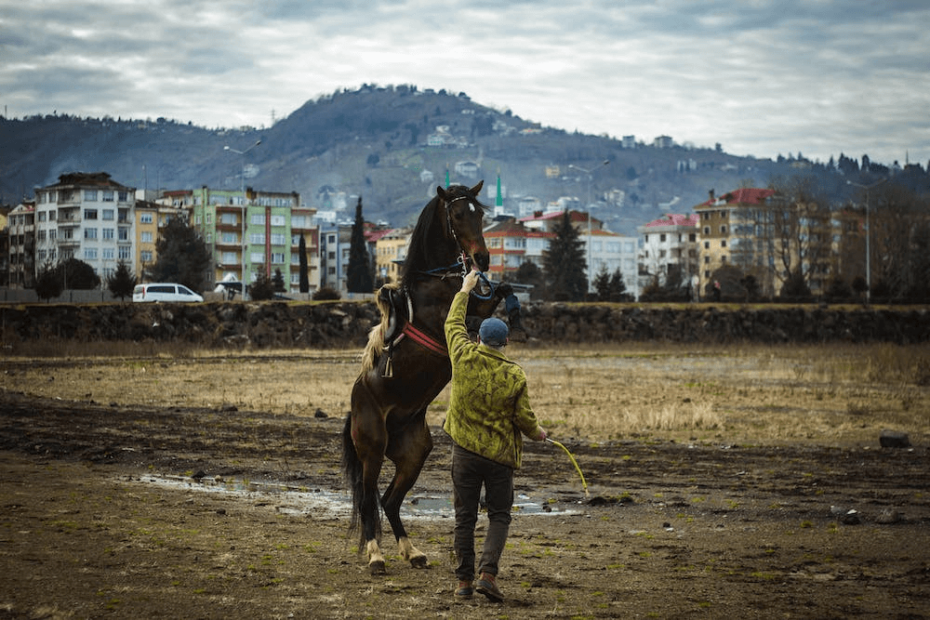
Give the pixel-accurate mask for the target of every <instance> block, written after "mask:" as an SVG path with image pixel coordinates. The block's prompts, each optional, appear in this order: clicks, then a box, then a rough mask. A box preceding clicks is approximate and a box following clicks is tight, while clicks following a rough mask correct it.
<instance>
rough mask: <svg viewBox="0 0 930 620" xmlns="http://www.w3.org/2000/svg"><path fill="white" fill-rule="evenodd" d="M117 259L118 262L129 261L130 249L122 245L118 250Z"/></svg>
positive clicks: (130, 256) (130, 257)
mask: <svg viewBox="0 0 930 620" xmlns="http://www.w3.org/2000/svg"><path fill="white" fill-rule="evenodd" d="M119 259H120V260H130V259H132V248H131V247H129V246H128V245H122V246H120V248H119Z"/></svg>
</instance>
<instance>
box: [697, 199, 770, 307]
mask: <svg viewBox="0 0 930 620" xmlns="http://www.w3.org/2000/svg"><path fill="white" fill-rule="evenodd" d="M774 195H775V191H774V190H771V189H759V188H743V189H737V190H734V191H732V192H727V193H726V194H723V195H722V196H719V197H718V196H716V195H715V194H714V191H713V190H711V191H710V197H709V198H708V200H707V201H705V202H702V203H701V204H699V205H696V206H695V207H694V208H693V210H694V212H695V214H696V215H697V216H698V227H699V239H700V248H699V266H698V276H699V278H700V288H701V291H707V290H709V289H708V287H709V286H711V285H712V283H713V273H714V271H716V270H717V269H720V268H721V267H724V266H726V265H735V266H736V267H738V268H739V269H741V270H742V272H743V273H744V274H752V275H755V276H756V279H757V281H758V282H759V283H760V286H761V291H762V293H763V294H764V295H772V294H777V290H775V287H774V278H773V276H772V270H773V269H774V250H773V246H772V243H773V241H774V237H773V234H774V231H773V230H772V225H773V222H772V221H771V219H770V210H769V209H768V208H767V205H768V204H769V202H770V201H771V199H772V197H773V196H774Z"/></svg>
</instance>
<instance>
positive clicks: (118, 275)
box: [107, 261, 136, 300]
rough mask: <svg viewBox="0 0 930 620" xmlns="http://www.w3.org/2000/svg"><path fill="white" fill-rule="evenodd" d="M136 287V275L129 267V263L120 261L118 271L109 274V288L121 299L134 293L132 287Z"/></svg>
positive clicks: (117, 266)
mask: <svg viewBox="0 0 930 620" xmlns="http://www.w3.org/2000/svg"><path fill="white" fill-rule="evenodd" d="M135 287H136V276H135V274H134V273H132V271H130V269H129V265H127V264H126V263H125V262H123V261H120V262H119V263H117V265H116V271H114V272H113V273H112V274H110V275H108V276H107V290H109V291H110V293H111V294H112V295H113V296H114V297H119V298H120V300H123V299H126V298H127V297H129V296H131V295H132V289H134V288H135Z"/></svg>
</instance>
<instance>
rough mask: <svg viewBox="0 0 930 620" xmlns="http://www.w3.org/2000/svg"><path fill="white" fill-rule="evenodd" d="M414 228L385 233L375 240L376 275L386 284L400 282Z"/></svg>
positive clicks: (397, 229) (395, 229)
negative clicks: (401, 268)
mask: <svg viewBox="0 0 930 620" xmlns="http://www.w3.org/2000/svg"><path fill="white" fill-rule="evenodd" d="M412 232H413V228H412V227H406V228H393V229H391V230H387V231H384V232H383V233H381V234H380V235H379V236H378V237H377V238H376V239H375V240H374V242H375V250H374V255H375V275H376V279H377V280H380V281H381V282H384V283H385V284H389V283H395V282H399V281H400V267H401V265H402V264H403V262H404V260H405V259H406V258H407V247H408V246H409V244H410V234H411V233H412Z"/></svg>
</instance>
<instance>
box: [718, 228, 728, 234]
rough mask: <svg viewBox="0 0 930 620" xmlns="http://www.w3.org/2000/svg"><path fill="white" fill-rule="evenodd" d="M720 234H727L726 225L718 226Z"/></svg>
mask: <svg viewBox="0 0 930 620" xmlns="http://www.w3.org/2000/svg"><path fill="white" fill-rule="evenodd" d="M720 234H721V235H725V234H727V227H726V226H721V227H720Z"/></svg>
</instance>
